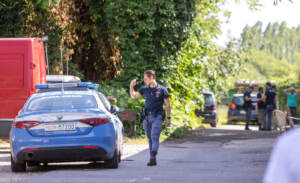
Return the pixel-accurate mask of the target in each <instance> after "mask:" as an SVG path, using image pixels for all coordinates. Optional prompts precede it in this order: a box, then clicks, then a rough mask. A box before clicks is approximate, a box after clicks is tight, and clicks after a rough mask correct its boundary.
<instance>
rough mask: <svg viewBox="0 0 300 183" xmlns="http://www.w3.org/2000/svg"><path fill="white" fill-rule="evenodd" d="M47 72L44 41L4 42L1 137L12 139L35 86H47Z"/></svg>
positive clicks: (0, 85)
mask: <svg viewBox="0 0 300 183" xmlns="http://www.w3.org/2000/svg"><path fill="white" fill-rule="evenodd" d="M46 68H47V66H46V63H45V53H44V46H43V41H42V39H40V38H0V136H7V135H8V133H9V129H10V126H11V122H12V120H13V119H14V118H15V117H16V115H17V114H18V111H19V110H20V109H21V108H22V107H23V105H24V103H25V102H26V100H27V98H28V97H29V96H30V95H31V94H32V93H35V92H37V91H36V89H35V88H34V87H35V85H36V84H41V83H46Z"/></svg>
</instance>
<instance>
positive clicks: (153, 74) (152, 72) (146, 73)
mask: <svg viewBox="0 0 300 183" xmlns="http://www.w3.org/2000/svg"><path fill="white" fill-rule="evenodd" d="M144 74H145V75H147V77H148V78H151V76H153V78H154V79H156V74H155V72H154V71H153V70H146V71H145V72H144Z"/></svg>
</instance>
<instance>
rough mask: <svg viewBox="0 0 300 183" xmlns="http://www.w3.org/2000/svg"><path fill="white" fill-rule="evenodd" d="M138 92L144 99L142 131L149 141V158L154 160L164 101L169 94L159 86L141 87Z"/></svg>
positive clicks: (157, 146)
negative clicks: (144, 112) (144, 113)
mask: <svg viewBox="0 0 300 183" xmlns="http://www.w3.org/2000/svg"><path fill="white" fill-rule="evenodd" d="M138 92H139V93H140V94H141V95H143V96H145V99H146V102H145V110H146V119H145V120H144V129H145V132H146V135H147V137H148V141H149V149H150V156H151V157H153V158H154V157H155V156H156V154H157V151H158V148H159V137H160V133H161V130H162V121H163V119H162V111H163V104H164V99H167V98H169V94H168V90H167V89H166V88H165V87H163V86H161V85H159V84H157V85H156V87H155V88H150V87H148V86H143V87H141V88H140V89H139V90H138Z"/></svg>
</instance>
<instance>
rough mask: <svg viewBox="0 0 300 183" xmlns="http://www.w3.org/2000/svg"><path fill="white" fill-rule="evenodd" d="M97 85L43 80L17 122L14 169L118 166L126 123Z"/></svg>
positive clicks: (12, 139)
mask: <svg viewBox="0 0 300 183" xmlns="http://www.w3.org/2000/svg"><path fill="white" fill-rule="evenodd" d="M62 85H64V86H63V87H62ZM97 87H98V85H97V84H92V83H90V82H80V83H65V84H63V83H59V84H42V85H37V86H36V88H38V89H40V90H39V92H38V93H36V94H33V95H32V96H31V97H30V98H29V99H28V100H27V102H26V103H25V105H24V107H23V109H22V110H21V111H20V113H19V114H18V116H17V117H16V118H15V121H14V122H13V125H12V129H11V132H10V143H11V169H12V171H13V172H22V171H26V167H27V166H36V165H39V164H40V163H53V162H73V161H104V163H105V166H106V167H107V168H118V164H119V162H120V160H121V153H122V152H121V151H122V141H123V134H122V133H123V124H122V122H121V121H120V119H119V118H118V117H117V113H118V112H119V111H118V108H117V107H115V106H111V105H110V103H109V101H108V100H107V99H106V97H105V96H104V95H103V94H102V93H100V92H98V91H97Z"/></svg>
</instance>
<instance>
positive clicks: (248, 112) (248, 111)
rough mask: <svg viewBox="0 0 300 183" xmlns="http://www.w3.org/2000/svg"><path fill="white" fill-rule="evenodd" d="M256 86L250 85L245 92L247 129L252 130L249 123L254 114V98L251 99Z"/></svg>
mask: <svg viewBox="0 0 300 183" xmlns="http://www.w3.org/2000/svg"><path fill="white" fill-rule="evenodd" d="M253 90H254V87H253V86H250V87H249V89H248V90H247V91H246V92H245V93H244V108H245V111H246V125H245V130H250V128H249V123H250V120H251V114H252V100H251V93H252V92H253Z"/></svg>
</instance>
